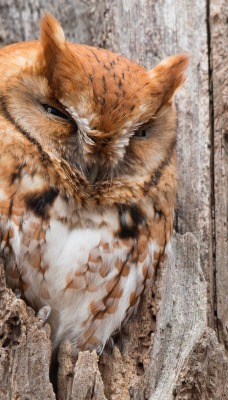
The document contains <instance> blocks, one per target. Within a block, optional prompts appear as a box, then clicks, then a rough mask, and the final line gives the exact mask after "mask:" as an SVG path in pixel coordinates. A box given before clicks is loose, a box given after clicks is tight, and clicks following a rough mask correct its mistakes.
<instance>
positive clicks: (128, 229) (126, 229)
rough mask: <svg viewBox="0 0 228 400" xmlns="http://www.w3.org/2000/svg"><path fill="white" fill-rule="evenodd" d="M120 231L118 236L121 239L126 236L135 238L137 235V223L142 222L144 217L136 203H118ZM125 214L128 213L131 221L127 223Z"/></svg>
mask: <svg viewBox="0 0 228 400" xmlns="http://www.w3.org/2000/svg"><path fill="white" fill-rule="evenodd" d="M117 208H118V213H119V222H120V232H119V237H120V238H121V239H124V238H125V239H126V238H135V239H136V238H137V237H138V235H139V225H141V224H143V223H144V221H145V217H144V215H143V214H142V212H141V210H140V208H139V207H138V206H137V205H136V204H132V205H125V204H120V205H118V207H117ZM127 214H130V216H131V219H132V223H131V224H130V225H128V221H127Z"/></svg>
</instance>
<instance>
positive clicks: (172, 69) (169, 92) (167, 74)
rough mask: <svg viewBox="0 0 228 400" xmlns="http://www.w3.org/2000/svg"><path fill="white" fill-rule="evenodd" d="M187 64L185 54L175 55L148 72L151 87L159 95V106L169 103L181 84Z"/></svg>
mask: <svg viewBox="0 0 228 400" xmlns="http://www.w3.org/2000/svg"><path fill="white" fill-rule="evenodd" d="M188 64H189V56H188V55H187V54H177V55H175V56H171V57H168V58H166V59H165V60H164V61H162V62H161V63H160V64H158V65H157V66H156V67H155V68H153V69H152V70H151V71H150V72H149V75H150V79H151V83H152V86H154V87H155V90H157V91H159V94H160V95H161V100H162V101H161V104H164V103H167V102H169V101H170V100H171V99H172V97H173V95H174V93H175V91H176V90H177V89H178V88H179V87H180V86H181V85H182V84H183V82H184V81H185V70H186V68H187V66H188Z"/></svg>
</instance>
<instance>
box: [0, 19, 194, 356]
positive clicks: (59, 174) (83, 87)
mask: <svg viewBox="0 0 228 400" xmlns="http://www.w3.org/2000/svg"><path fill="white" fill-rule="evenodd" d="M187 65H188V57H187V55H185V54H179V55H175V56H172V57H169V58H167V59H165V60H164V61H162V62H161V63H160V64H159V65H157V66H156V67H155V68H154V69H152V70H151V71H148V70H146V69H145V68H144V67H142V66H139V65H138V64H136V63H134V62H132V61H129V60H128V59H126V58H124V57H122V56H120V55H118V54H114V53H112V52H110V51H107V50H104V49H100V48H95V47H90V46H86V45H80V44H74V43H69V42H67V41H66V40H65V37H64V33H63V30H62V28H61V26H60V25H59V23H58V21H56V19H55V18H54V17H53V16H52V15H50V14H45V15H44V17H43V18H42V20H41V36H40V40H39V41H33V42H25V43H17V44H13V45H10V46H7V47H5V48H2V49H1V50H0V74H1V81H0V243H1V255H2V257H3V260H4V266H5V270H6V276H7V281H8V284H9V286H10V287H11V288H12V289H16V288H17V289H19V290H20V291H21V293H22V296H23V298H24V299H26V301H27V302H28V304H29V305H31V306H32V307H33V308H34V310H39V309H42V307H48V308H49V307H50V309H51V314H50V316H49V318H48V322H49V324H50V326H51V332H52V333H51V335H52V341H53V348H54V349H56V348H57V347H58V345H59V344H60V343H61V342H62V341H63V340H66V339H68V340H70V341H71V343H72V346H73V349H74V352H75V353H77V352H78V351H80V350H86V349H88V350H90V349H94V348H97V349H98V348H100V349H103V347H104V345H105V343H106V342H107V340H108V339H109V338H110V337H111V335H112V334H113V333H114V332H116V331H117V330H118V329H119V328H120V327H121V325H122V324H123V323H124V322H125V321H126V320H128V319H129V317H130V316H131V315H132V314H133V313H134V312H135V311H136V310H137V306H138V304H139V301H140V299H141V297H142V294H143V292H144V291H145V289H146V287H147V286H148V285H150V284H151V282H152V281H153V277H154V275H155V271H156V267H157V266H158V263H159V261H161V260H162V259H163V258H164V256H165V255H166V254H168V253H169V251H170V237H171V234H172V229H173V218H174V208H175V199H176V191H177V174H176V152H175V144H176V136H175V119H176V118H175V109H174V105H173V96H174V93H175V91H176V89H177V88H178V87H180V85H181V84H182V83H183V82H184V79H185V77H184V75H185V70H186V67H187Z"/></svg>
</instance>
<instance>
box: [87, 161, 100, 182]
mask: <svg viewBox="0 0 228 400" xmlns="http://www.w3.org/2000/svg"><path fill="white" fill-rule="evenodd" d="M98 171H99V167H98V165H97V164H93V165H91V166H90V167H89V168H88V169H87V174H86V175H87V178H88V181H89V182H90V183H91V184H93V183H94V182H95V180H96V178H97V175H98Z"/></svg>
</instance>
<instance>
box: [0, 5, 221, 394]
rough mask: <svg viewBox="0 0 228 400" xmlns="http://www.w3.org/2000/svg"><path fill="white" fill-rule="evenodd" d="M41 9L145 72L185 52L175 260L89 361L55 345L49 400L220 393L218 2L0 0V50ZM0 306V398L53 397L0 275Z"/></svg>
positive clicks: (44, 351)
mask: <svg viewBox="0 0 228 400" xmlns="http://www.w3.org/2000/svg"><path fill="white" fill-rule="evenodd" d="M45 9H47V10H49V11H50V12H52V13H53V14H54V15H55V16H56V17H57V18H58V19H59V20H60V21H61V24H62V26H63V28H64V31H65V33H66V37H67V39H68V40H71V41H78V42H81V43H87V44H94V45H97V46H102V47H106V48H108V49H111V50H113V51H115V52H118V53H121V54H122V55H125V56H127V57H129V58H131V59H133V60H135V61H137V62H140V63H141V64H143V65H145V66H146V67H147V68H152V67H153V66H154V65H155V64H156V63H158V62H159V61H161V60H162V59H163V58H165V57H166V56H168V55H171V54H174V53H177V52H183V51H184V52H188V53H190V55H191V64H190V67H189V70H188V74H187V75H188V77H187V81H186V83H185V85H184V86H183V88H182V89H181V91H180V92H178V94H177V96H176V104H177V111H178V124H177V138H178V141H177V142H178V164H179V178H180V187H179V194H178V209H177V216H176V230H177V231H178V232H179V234H180V235H175V237H174V239H173V245H174V253H175V257H173V258H171V259H170V260H169V261H168V263H167V264H165V265H163V266H161V268H160V270H159V271H158V276H157V279H156V282H155V284H154V286H153V288H151V289H150V290H149V291H148V292H147V294H146V295H145V296H144V300H143V302H142V304H141V305H140V309H139V311H138V314H137V315H136V317H135V318H134V319H133V320H132V321H130V322H129V323H128V324H127V325H126V326H125V327H124V328H123V329H122V331H121V332H120V335H118V337H117V339H116V344H115V346H114V348H110V347H108V346H107V348H106V349H105V351H104V353H103V354H102V356H101V357H100V359H99V362H98V358H97V355H96V354H95V353H92V354H90V353H88V352H84V353H80V355H79V358H78V360H77V363H76V364H75V359H74V358H73V357H72V355H71V346H70V344H69V343H64V344H63V345H62V346H61V349H60V352H59V364H60V367H59V371H58V387H59V390H58V397H57V398H58V399H59V400H73V399H74V400H84V399H85V400H86V399H91V398H93V399H95V400H105V399H107V400H125V399H126V400H127V399H131V400H132V399H134V400H142V399H150V400H158V399H160V400H163V399H165V400H171V399H172V400H173V399H176V400H190V399H191V400H194V399H197V400H198V399H199V400H217V399H218V400H220V399H222V400H224V399H228V386H227V385H228V383H227V382H228V379H227V378H228V359H227V350H228V308H227V307H228V306H227V304H228V272H227V271H228V269H227V260H228V240H227V198H228V196H227V194H228V193H227V186H228V184H227V165H228V164H227V161H228V160H227V157H228V156H227V154H228V147H227V142H228V139H227V138H228V134H227V115H228V113H227V108H228V100H227V99H228V96H227V94H228V92H227V91H228V89H227V84H226V80H227V75H228V57H227V52H228V50H227V49H228V30H227V29H228V25H227V17H228V4H227V1H226V0H210V1H209V0H207V1H206V0H202V1H197V0H184V1H180V0H179V1H175V2H174V1H171V0H157V1H155V0H131V1H130V0H126V1H125V0H124V1H121V0H117V1H115V2H113V1H111V0H84V1H83V0H81V1H76V0H64V1H63V0H58V2H56V1H54V0H46V1H44V0H36V1H33V0H30V1H29V0H27V1H22V0H20V1H18V0H0V46H1V45H5V44H8V43H12V42H17V41H21V40H30V39H34V38H38V31H39V18H40V15H41V13H42V12H43V11H44V10H45ZM186 232H191V233H187V234H186ZM0 302H1V303H0V343H1V348H0V381H1V387H0V400H1V399H2V400H3V399H4V400H5V399H30V400H33V399H34V400H35V399H55V398H56V396H55V394H54V392H53V389H52V386H51V384H50V382H49V375H48V370H49V364H50V354H51V343H50V340H49V330H48V326H47V325H45V327H42V326H41V325H40V323H39V321H37V319H36V318H35V317H34V313H33V311H32V310H31V309H30V308H29V307H26V306H25V304H24V303H23V301H22V300H17V299H16V298H15V296H14V295H13V294H12V292H11V291H10V290H9V289H7V288H5V282H4V278H3V274H2V275H1V291H0ZM214 315H215V317H214ZM211 328H212V329H213V330H212V329H211ZM219 342H220V343H219Z"/></svg>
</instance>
